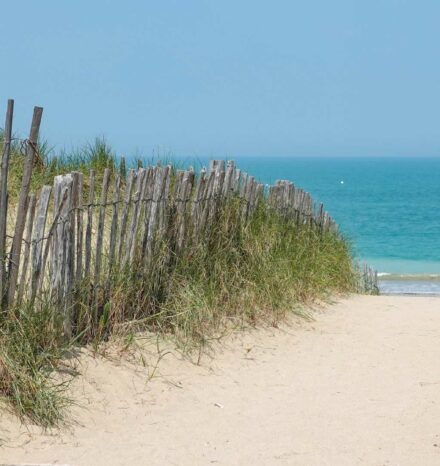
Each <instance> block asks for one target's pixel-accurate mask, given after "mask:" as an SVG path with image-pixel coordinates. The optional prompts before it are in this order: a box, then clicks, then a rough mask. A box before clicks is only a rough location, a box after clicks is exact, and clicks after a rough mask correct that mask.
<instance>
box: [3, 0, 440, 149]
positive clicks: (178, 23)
mask: <svg viewBox="0 0 440 466" xmlns="http://www.w3.org/2000/svg"><path fill="white" fill-rule="evenodd" d="M3 3H4V4H3V5H2V8H1V10H2V21H1V23H2V27H1V30H2V34H1V40H0V60H1V64H2V65H1V68H0V102H1V103H2V108H5V103H6V99H7V98H9V97H12V98H14V99H15V100H16V118H15V129H16V130H17V131H19V132H20V133H21V134H26V133H27V131H28V125H29V123H30V117H31V113H32V107H33V105H42V106H43V107H44V108H45V114H44V117H43V127H42V131H43V134H44V136H45V137H47V138H48V139H49V140H50V141H51V142H52V143H53V144H54V145H56V147H62V146H63V145H64V146H67V147H69V146H70V145H77V144H81V143H83V142H85V141H87V140H90V139H92V138H94V137H95V136H97V135H104V136H106V137H107V139H108V140H109V141H110V142H111V143H112V144H113V145H114V146H115V148H116V149H117V150H118V152H119V153H125V154H127V155H128V154H130V153H133V151H136V150H138V151H141V152H142V154H144V155H146V156H149V155H151V154H152V153H153V151H159V152H169V151H170V152H172V153H173V154H175V155H186V156H221V157H230V156H237V155H259V156H260V155H278V156H280V155H283V156H284V155H285V156H327V155H328V156H336V155H342V156H351V155H353V156H385V155H391V156H394V155H408V156H409V155H412V156H421V155H424V156H433V155H440V60H439V44H440V28H439V26H438V25H439V21H440V2H439V1H438V0H419V1H415V0H382V1H379V0H368V1H366V0H365V1H361V0H351V1H349V0H332V1H329V0H307V1H304V0H303V1H295V0H272V1H258V0H252V1H250V0H235V1H232V0H216V1H214V0H211V1H208V0H160V1H159V0H158V1H148V0H144V1H140V0H139V1H134V0H126V1H123V2H122V1H104V0H93V1H91V0H89V1H84V0H76V1H74V2H73V1H72V2H67V1H60V0H57V1H55V0H40V1H38V2H36V1H35V0H32V1H31V0H29V1H22V0H14V1H10V2H3ZM6 18H7V20H6ZM2 113H3V111H2ZM1 118H2V120H3V116H2V117H1Z"/></svg>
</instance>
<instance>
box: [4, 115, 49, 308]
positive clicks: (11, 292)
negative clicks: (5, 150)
mask: <svg viewBox="0 0 440 466" xmlns="http://www.w3.org/2000/svg"><path fill="white" fill-rule="evenodd" d="M42 115H43V109H42V108H41V107H35V108H34V115H33V117H32V124H31V130H30V133H29V139H28V141H27V144H26V160H25V163H24V168H23V178H22V181H21V190H20V197H19V199H18V207H17V218H16V220H15V231H14V238H13V240H12V247H11V254H10V257H9V270H8V294H7V304H8V306H10V305H11V304H12V303H13V301H14V296H15V290H16V287H17V279H18V267H19V263H20V254H21V246H22V240H23V231H24V224H25V221H26V211H27V206H28V195H29V189H30V183H31V176H32V170H33V168H34V161H35V156H36V153H37V143H38V133H39V131H40V124H41V117H42Z"/></svg>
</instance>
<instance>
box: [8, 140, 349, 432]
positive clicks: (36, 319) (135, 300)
mask: <svg viewBox="0 0 440 466" xmlns="http://www.w3.org/2000/svg"><path fill="white" fill-rule="evenodd" d="M0 145H1V137H0ZM40 153H41V156H42V158H43V160H44V162H45V163H44V166H36V168H35V172H34V175H33V179H32V189H33V190H34V191H36V190H38V188H40V187H41V186H42V185H43V184H52V182H53V177H54V176H55V175H57V174H60V173H68V172H71V171H74V170H75V171H81V172H83V173H84V174H85V175H87V174H88V172H89V170H90V169H94V170H95V172H96V176H97V180H98V185H99V180H100V178H101V177H102V174H103V171H104V169H105V168H110V169H111V170H116V169H118V166H117V161H116V160H117V159H116V157H115V155H114V153H113V151H112V149H111V148H110V147H109V146H108V144H107V143H106V142H105V141H103V140H96V141H95V142H94V143H93V144H91V145H88V146H85V147H84V148H83V149H81V150H78V151H75V152H72V153H70V154H67V153H64V154H62V155H61V156H60V157H57V158H53V157H51V156H49V151H48V146H47V144H46V145H43V149H41V148H40ZM21 170H22V155H21V154H20V147H19V145H18V143H16V144H15V145H14V147H13V151H12V157H11V171H10V176H9V191H10V196H11V198H12V199H15V198H16V197H17V196H18V192H19V189H20V188H19V187H20V181H21V173H22V172H21ZM86 178H87V177H85V178H84V181H85V182H86ZM241 212H242V203H241V201H240V200H239V199H237V198H228V199H227V200H225V201H224V203H223V205H222V206H221V207H220V209H219V211H218V213H217V214H216V217H215V228H211V229H210V230H209V231H207V232H205V233H204V234H203V239H199V240H198V241H194V242H193V243H189V244H188V245H187V246H185V247H184V249H178V248H177V246H176V244H174V242H173V240H172V236H173V235H170V238H167V239H165V240H163V241H162V242H161V243H160V244H158V245H157V247H156V249H155V254H154V255H153V258H152V261H151V263H149V264H144V263H139V264H134V265H131V266H130V268H129V269H124V268H121V269H119V268H118V267H117V266H115V267H114V269H113V271H112V274H111V276H110V281H111V286H110V287H109V289H110V290H111V291H110V292H109V294H106V295H97V296H96V297H95V298H94V299H95V301H94V302H90V294H89V293H86V292H85V290H89V289H90V286H91V284H90V283H88V282H87V281H85V282H84V283H83V284H82V286H81V287H79V288H78V289H77V290H76V292H75V294H74V303H73V306H74V316H75V317H74V322H73V327H74V334H75V338H76V340H75V344H88V343H92V344H94V345H95V346H97V345H99V342H100V341H102V340H103V339H107V338H108V337H109V336H110V335H111V334H112V332H114V331H115V330H118V332H120V331H121V328H124V327H125V326H130V328H131V329H133V328H135V329H136V330H139V331H142V330H148V331H154V332H159V333H164V334H167V335H172V336H173V337H174V338H175V341H176V343H177V344H178V345H179V346H180V347H181V348H183V349H184V350H186V351H191V350H192V349H194V348H203V347H204V346H205V345H206V344H207V342H208V341H209V340H210V339H211V338H212V337H215V336H216V335H218V334H219V333H221V332H222V331H224V329H226V328H228V327H229V326H230V325H233V326H246V325H255V324H258V323H266V324H270V325H276V324H277V323H278V322H279V321H280V320H282V319H283V318H285V317H286V315H288V314H289V313H290V312H299V309H300V307H301V305H304V303H307V302H311V301H312V300H314V299H320V298H325V297H327V296H328V295H329V294H332V293H345V292H350V291H352V290H354V289H355V284H356V274H355V271H354V267H353V264H352V258H351V253H350V248H349V245H348V243H347V242H346V241H345V240H344V238H343V237H342V236H341V235H340V234H339V233H338V232H337V231H333V230H330V231H325V232H323V231H321V230H319V229H318V228H317V227H315V226H312V225H310V224H301V225H297V224H296V223H295V222H294V221H293V220H289V219H286V218H284V217H282V216H280V215H279V214H278V213H276V212H274V211H272V210H271V209H270V207H269V206H268V204H267V202H266V201H262V202H261V203H260V204H259V207H258V208H257V210H256V211H255V212H254V213H253V214H252V216H251V218H250V219H249V221H248V222H247V223H246V224H245V225H244V226H240V225H241V223H240V222H239V221H238V216H240V215H241ZM169 221H170V222H171V223H172V221H173V218H172V215H171V216H170V218H169ZM105 267H108V264H106V260H105V258H104V264H103V268H105ZM97 310H98V311H97ZM60 335H62V322H61V316H60V312H59V311H58V310H57V309H54V307H53V306H52V305H51V304H50V302H49V301H47V302H43V301H41V300H40V301H38V302H37V304H36V306H35V307H34V308H30V307H29V306H27V305H26V304H23V305H22V306H21V307H20V308H18V309H15V310H11V311H9V312H8V313H7V314H6V315H2V316H1V317H0V373H1V377H0V396H2V397H3V399H5V400H6V401H7V402H8V403H9V406H11V407H13V408H14V409H15V411H16V412H17V413H18V415H20V416H21V417H23V418H24V417H27V418H29V419H30V420H32V421H33V422H36V423H39V424H41V425H43V426H51V425H56V424H58V423H59V422H60V421H61V420H62V418H63V410H64V408H65V407H66V406H68V404H69V398H68V396H67V393H66V388H67V381H66V379H65V377H59V369H60V367H61V365H62V361H63V358H64V357H65V356H66V354H67V353H66V352H67V351H69V348H70V347H71V345H72V342H66V341H65V340H64V339H63V338H61V337H60ZM60 380H61V381H62V382H60Z"/></svg>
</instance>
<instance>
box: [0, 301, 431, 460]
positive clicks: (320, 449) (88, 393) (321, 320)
mask: <svg viewBox="0 0 440 466" xmlns="http://www.w3.org/2000/svg"><path fill="white" fill-rule="evenodd" d="M313 315H314V320H313V321H310V322H301V323H299V322H298V321H297V320H295V321H294V320H292V321H291V322H288V323H286V324H285V325H283V326H282V327H281V328H279V329H259V330H252V331H249V332H246V333H244V334H238V335H237V334H236V335H234V336H232V337H227V338H226V339H225V340H224V341H223V342H222V343H221V344H220V345H216V355H215V358H213V359H209V358H206V357H205V358H204V359H203V360H202V364H201V365H200V366H198V365H195V364H192V363H190V362H189V361H183V360H182V359H181V358H180V357H179V355H178V354H176V353H174V354H172V353H169V354H166V355H165V353H163V354H164V356H163V358H162V360H161V362H160V364H159V367H158V369H157V370H156V372H155V374H154V377H153V378H152V379H151V380H149V379H150V376H151V374H152V366H151V365H150V366H148V367H143V366H142V365H141V364H138V365H135V364H133V363H128V362H125V361H124V360H123V361H121V360H118V359H116V358H110V359H104V358H101V357H98V358H95V359H94V358H92V357H91V356H90V355H87V354H83V355H82V356H81V357H80V359H79V362H80V365H79V370H80V372H81V374H82V375H81V376H80V377H78V378H77V379H76V381H75V383H74V386H73V391H74V396H75V398H76V400H77V402H78V403H79V406H77V407H74V408H73V410H72V416H71V420H70V421H71V423H70V426H69V427H68V428H66V429H63V430H62V431H61V432H47V433H42V432H41V431H40V430H39V429H36V428H30V427H28V428H26V427H24V426H20V424H19V423H18V422H17V420H16V419H15V418H14V417H13V416H11V415H9V414H4V413H2V418H1V420H0V439H1V440H0V441H1V442H2V443H3V445H2V447H0V464H2V463H4V464H67V465H72V466H73V465H78V466H80V465H81V466H82V465H84V466H85V465H98V466H99V465H129V464H130V465H138V464H139V465H141V464H145V465H146V464H148V465H182V466H185V465H188V466H189V465H209V464H222V465H253V466H256V465H272V464H280V465H307V466H311V465H338V466H340V465H412V466H414V465H424V466H427V465H438V464H440V424H439V419H440V391H439V389H440V366H439V360H440V299H439V298H430V297H399V296H393V297H391V296H381V297H373V296H359V297H352V298H348V299H343V300H340V301H339V302H337V303H335V304H333V305H330V306H326V307H325V308H323V309H320V310H315V311H314V313H313ZM153 359H154V358H153V357H151V361H153ZM151 361H150V362H151Z"/></svg>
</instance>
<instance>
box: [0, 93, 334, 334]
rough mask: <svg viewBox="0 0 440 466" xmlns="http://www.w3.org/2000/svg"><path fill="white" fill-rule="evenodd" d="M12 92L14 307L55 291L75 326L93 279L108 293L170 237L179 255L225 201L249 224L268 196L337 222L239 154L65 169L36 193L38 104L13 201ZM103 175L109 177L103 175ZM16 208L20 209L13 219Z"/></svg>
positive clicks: (9, 251) (7, 243) (4, 166)
mask: <svg viewBox="0 0 440 466" xmlns="http://www.w3.org/2000/svg"><path fill="white" fill-rule="evenodd" d="M13 106H14V103H13V101H12V100H10V101H9V102H8V108H7V113H6V124H5V128H4V144H3V155H2V162H1V174H0V257H1V258H2V263H1V267H0V296H1V297H2V308H3V309H4V310H5V309H7V308H11V307H13V306H16V305H17V304H20V303H21V302H24V301H26V302H29V301H30V302H31V303H32V302H34V301H35V300H36V299H39V297H40V296H41V295H42V294H45V296H47V295H49V296H50V297H51V299H53V300H54V301H55V302H56V304H57V306H59V308H60V310H62V311H63V312H64V314H65V316H66V318H65V331H66V333H67V334H69V333H70V331H71V330H70V325H71V320H72V318H71V312H72V310H71V309H72V299H73V298H72V297H73V296H74V293H75V292H76V290H78V287H80V286H84V283H85V281H86V282H87V283H89V284H90V287H89V290H91V291H90V292H91V293H92V294H93V293H106V292H108V290H107V287H109V286H111V281H110V280H109V277H110V275H111V273H112V270H113V269H114V268H115V267H118V268H119V269H120V268H121V267H128V268H130V267H131V266H132V265H134V264H139V263H142V264H144V265H145V267H149V266H150V265H151V263H152V257H153V256H154V254H155V248H156V247H157V245H158V244H159V243H160V241H161V239H163V238H166V240H167V243H168V244H170V245H172V249H173V253H174V254H179V251H181V250H182V249H184V248H185V247H186V246H187V245H189V244H191V245H194V244H197V243H198V242H202V241H203V238H204V237H205V235H206V232H208V231H209V230H210V229H212V228H214V227H215V217H216V213H217V211H218V209H219V208H220V206H221V205H222V202H224V200H225V199H228V198H232V197H233V198H235V199H237V200H238V201H239V202H240V211H241V212H240V218H239V221H240V222H243V223H245V222H247V221H248V219H249V217H250V215H252V213H253V212H254V210H255V209H256V208H257V207H258V204H259V202H261V200H262V199H263V198H266V199H267V202H268V204H269V205H270V206H271V207H272V208H273V209H275V210H276V211H277V212H279V214H280V215H284V216H288V217H290V218H294V219H295V221H296V222H298V223H307V222H309V223H310V224H311V225H313V226H315V227H316V228H319V229H321V230H326V229H332V228H336V225H335V223H334V222H333V220H332V219H331V217H330V216H329V215H328V213H327V212H326V211H325V210H324V209H323V206H322V204H320V205H316V204H315V203H314V202H313V200H312V198H311V196H310V195H309V194H308V193H306V192H304V191H303V190H301V189H298V188H296V187H295V186H294V185H293V184H292V183H290V182H288V181H278V182H277V183H276V184H275V185H274V186H270V187H268V186H264V185H263V184H261V183H259V182H257V181H256V180H255V179H254V177H252V176H249V175H247V174H246V173H243V172H242V171H240V169H238V168H237V167H236V166H235V164H234V163H233V162H232V161H230V162H227V163H225V162H224V161H211V162H210V165H209V168H208V170H205V169H202V170H201V171H200V173H199V174H198V175H197V176H196V174H195V173H194V171H193V170H192V169H189V170H175V169H174V168H173V167H172V166H160V165H157V166H151V167H146V168H138V169H137V170H129V171H128V172H127V174H126V173H125V162H124V163H121V170H120V171H119V172H116V171H112V172H111V171H110V170H109V169H108V168H107V169H105V171H104V175H103V179H102V182H100V183H98V181H97V177H96V175H95V173H94V172H93V170H92V171H91V172H90V174H89V176H87V177H84V176H83V174H82V173H79V172H73V173H70V174H66V175H59V176H56V177H55V179H54V183H53V186H43V187H42V188H41V190H40V191H39V192H38V193H37V194H35V193H30V180H31V177H32V172H33V169H34V167H35V164H36V161H37V160H38V148H37V141H38V133H39V127H40V122H41V117H42V112H43V109H42V108H39V107H35V109H34V114H33V119H32V124H31V130H30V134H29V138H28V139H27V140H25V141H24V145H25V148H26V150H25V157H24V162H23V163H24V168H23V178H22V185H21V190H20V194H19V198H18V202H17V204H16V205H15V206H12V205H8V194H7V184H8V169H9V159H10V153H11V141H12V120H13ZM100 181H101V179H100ZM8 208H9V209H12V208H15V209H16V214H15V220H14V222H8Z"/></svg>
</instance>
